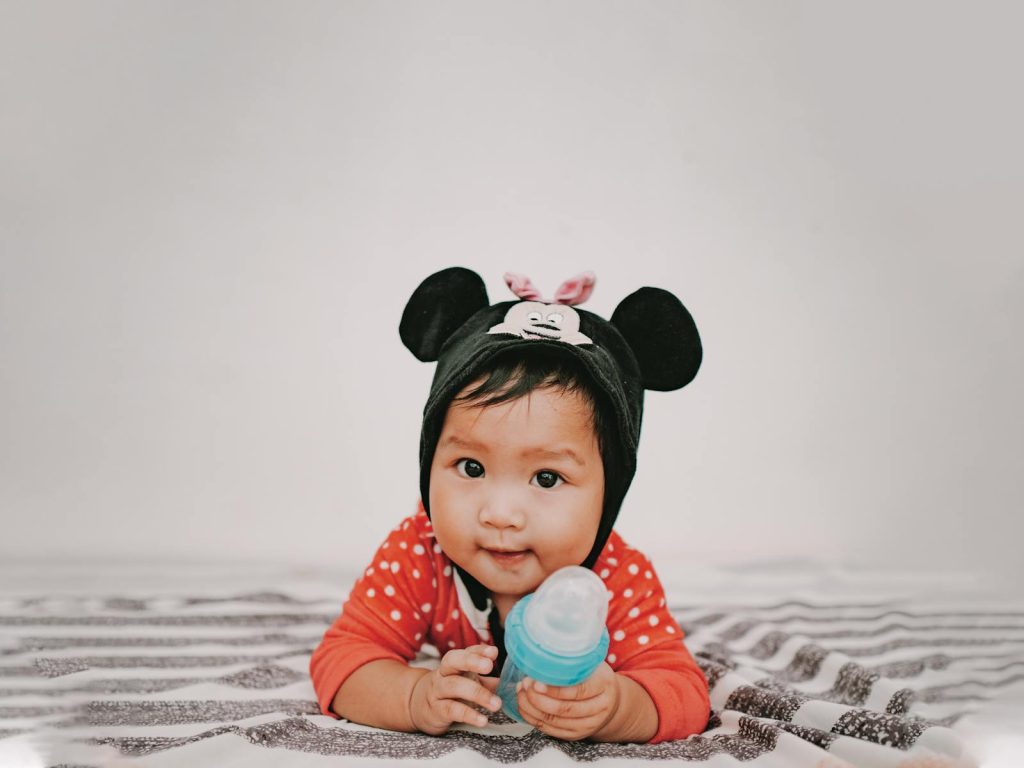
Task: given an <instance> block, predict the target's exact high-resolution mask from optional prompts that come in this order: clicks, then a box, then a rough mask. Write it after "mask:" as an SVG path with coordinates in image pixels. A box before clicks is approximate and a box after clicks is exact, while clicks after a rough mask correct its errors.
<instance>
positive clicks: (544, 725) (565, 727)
mask: <svg viewBox="0 0 1024 768" xmlns="http://www.w3.org/2000/svg"><path fill="white" fill-rule="evenodd" d="M519 714H520V715H521V716H522V718H523V720H525V721H526V722H527V723H529V724H530V725H532V726H533V727H534V728H536V729H537V730H539V731H541V732H542V733H544V734H547V735H548V736H554V737H555V738H558V739H566V740H570V741H575V740H577V739H582V738H586V737H587V736H589V735H591V734H592V733H594V732H595V731H596V730H597V728H598V727H599V726H600V724H601V723H602V722H603V721H604V715H600V714H599V715H591V716H590V717H579V718H569V717H558V716H556V715H553V714H551V713H549V712H545V711H543V710H541V709H538V708H537V707H536V706H534V704H533V703H532V702H531V701H530V700H529V699H528V698H527V697H526V695H525V692H524V693H522V694H520V696H519Z"/></svg>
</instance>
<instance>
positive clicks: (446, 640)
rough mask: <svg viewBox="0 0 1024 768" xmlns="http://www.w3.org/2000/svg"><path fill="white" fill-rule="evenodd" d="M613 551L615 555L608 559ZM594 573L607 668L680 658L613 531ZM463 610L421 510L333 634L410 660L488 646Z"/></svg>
mask: <svg viewBox="0 0 1024 768" xmlns="http://www.w3.org/2000/svg"><path fill="white" fill-rule="evenodd" d="M385 544H386V545H388V546H387V547H385V546H384V545H385ZM611 552H615V555H614V556H609V553H611ZM594 572H595V573H596V574H597V575H598V576H600V577H601V578H602V579H603V580H604V583H605V588H606V591H607V593H608V599H609V608H608V631H609V634H610V638H609V639H610V640H611V645H610V647H609V649H608V654H607V656H606V659H607V662H608V664H609V665H612V666H613V667H614V668H616V669H618V668H622V667H623V666H624V665H627V664H629V663H630V662H631V660H632V659H634V658H635V657H637V656H638V654H644V653H648V652H650V651H653V650H654V649H658V650H659V651H664V650H666V649H668V650H672V649H678V652H679V653H680V654H685V653H686V651H685V647H684V645H683V643H682V642H681V638H682V632H681V631H680V630H679V625H678V624H677V623H676V621H675V619H674V618H673V617H672V616H671V614H670V613H669V612H668V609H667V608H666V607H665V599H664V593H663V590H662V588H661V584H660V583H659V582H658V580H657V577H655V576H654V573H653V569H652V567H651V563H650V561H648V560H647V558H646V557H644V555H643V554H642V553H641V552H639V551H638V550H635V549H633V548H631V547H628V546H625V545H624V543H623V542H622V539H621V538H620V537H619V536H618V534H617V533H615V532H613V533H612V535H611V536H610V537H609V541H608V544H607V546H606V547H605V551H604V552H602V553H601V556H600V557H598V559H597V562H596V563H595V565H594ZM462 608H463V606H462V605H460V602H459V597H458V593H457V590H456V589H455V579H454V571H453V568H452V563H451V561H450V560H449V559H448V558H447V556H446V555H445V554H444V552H443V551H442V549H441V546H440V545H439V544H438V543H437V542H436V540H435V539H434V534H433V531H432V529H431V527H430V525H429V520H427V519H426V516H425V514H423V513H422V511H421V512H420V513H419V514H417V515H415V516H413V517H410V518H409V519H407V520H405V521H403V522H402V523H400V524H399V525H398V526H396V527H395V529H394V530H393V531H391V532H390V533H389V535H388V537H387V540H386V541H385V542H383V543H382V545H381V546H380V548H379V549H378V551H377V554H376V555H375V556H374V558H373V561H372V562H371V564H370V565H369V567H367V568H366V569H365V571H363V574H362V575H361V576H360V577H359V581H358V589H355V590H353V591H352V592H351V593H350V595H349V600H348V601H347V602H346V604H345V611H344V612H343V613H342V614H341V615H339V617H338V619H337V620H336V622H335V627H337V628H339V629H340V630H343V631H346V632H347V633H349V636H351V637H352V638H363V639H360V640H358V641H357V640H355V639H353V640H352V641H351V642H364V643H367V644H368V645H370V646H372V647H373V648H381V647H383V648H386V649H387V650H388V651H389V652H391V653H394V654H396V655H397V656H399V657H402V658H406V659H409V660H411V659H413V658H414V657H415V655H416V653H417V652H418V651H419V649H420V648H421V646H422V645H423V644H424V643H429V644H430V645H433V646H434V647H436V648H439V649H442V650H448V649H452V648H465V647H467V646H469V645H473V644H475V643H479V642H486V641H485V640H482V639H481V637H480V636H478V633H477V630H476V629H474V628H473V626H472V625H471V623H470V621H469V617H468V616H467V615H466V614H465V611H463V610H462ZM333 629H334V628H333V627H332V630H333ZM481 629H482V628H481ZM484 636H485V637H486V635H484ZM346 642H349V641H346ZM339 656H340V657H339V659H338V660H334V659H332V662H331V663H332V665H339V666H344V664H346V663H347V662H346V661H344V658H348V657H350V656H354V657H357V658H358V656H359V654H358V653H357V654H352V653H345V654H340V655H339ZM341 657H344V658H341ZM363 657H364V658H365V655H364V656H363ZM687 658H689V657H687ZM690 662H691V663H692V659H690ZM627 668H632V667H627Z"/></svg>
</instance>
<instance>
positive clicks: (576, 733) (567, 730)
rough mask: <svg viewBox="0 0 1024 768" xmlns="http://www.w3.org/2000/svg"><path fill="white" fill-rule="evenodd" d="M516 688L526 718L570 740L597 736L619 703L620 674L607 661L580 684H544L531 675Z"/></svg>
mask: <svg viewBox="0 0 1024 768" xmlns="http://www.w3.org/2000/svg"><path fill="white" fill-rule="evenodd" d="M516 690H517V691H518V692H519V695H518V702H519V714H521V715H522V716H523V719H524V720H525V721H526V722H528V723H529V724H530V725H532V726H533V727H534V728H536V729H537V730H539V731H543V732H544V733H545V734H547V735H548V736H554V737H555V738H558V739H565V740H567V741H578V740H579V739H585V738H587V737H588V736H593V735H594V734H595V733H597V732H598V731H600V730H601V729H602V728H604V727H605V726H606V725H607V724H608V723H609V722H610V721H611V719H612V716H613V715H614V714H615V712H616V710H618V707H619V697H620V694H619V682H618V678H617V676H616V674H615V671H614V670H613V669H612V668H611V667H609V666H608V664H607V662H601V664H600V666H598V668H597V669H596V670H594V674H592V675H591V676H590V677H589V678H587V679H586V680H584V681H583V682H582V683H580V684H579V685H571V686H565V687H559V686H555V685H544V684H543V683H538V682H537V681H536V680H531V679H530V678H528V677H527V678H524V679H523V681H522V682H521V683H519V684H518V685H517V686H516Z"/></svg>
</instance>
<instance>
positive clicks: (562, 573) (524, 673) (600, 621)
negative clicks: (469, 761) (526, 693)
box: [498, 565, 608, 722]
mask: <svg viewBox="0 0 1024 768" xmlns="http://www.w3.org/2000/svg"><path fill="white" fill-rule="evenodd" d="M607 618H608V590H607V589H606V588H605V586H604V582H603V581H601V579H600V578H599V577H598V576H597V574H595V573H594V572H593V571H591V570H589V569H588V568H583V567H581V566H578V565H570V566H566V567H565V568H560V569H559V570H557V571H555V572H554V573H553V574H551V575H550V576H549V577H548V578H547V579H545V580H544V583H543V584H541V585H540V588H539V589H538V590H537V591H536V592H534V593H533V594H530V595H527V596H526V597H524V598H523V599H522V600H520V601H519V602H518V603H516V604H515V606H513V608H512V610H511V611H509V614H508V616H507V617H506V618H505V650H506V651H507V653H508V657H507V658H506V660H505V666H504V668H503V669H502V671H501V679H500V681H499V683H498V697H499V698H500V699H501V701H502V709H503V710H504V712H505V714H507V715H508V716H509V717H512V718H514V719H516V720H518V721H520V722H522V720H523V719H522V717H521V716H520V714H519V706H518V701H517V696H516V684H517V683H518V682H519V681H520V680H522V679H523V678H524V677H531V678H533V679H534V680H538V681H539V682H542V683H545V684H547V685H559V686H565V685H576V684H577V683H581V682H583V681H584V680H586V679H587V678H588V677H590V675H591V674H592V673H593V671H594V670H595V669H596V668H597V666H598V665H599V664H600V663H601V662H602V661H604V658H605V655H606V654H607V652H608V629H607V627H606V626H605V622H606V621H607Z"/></svg>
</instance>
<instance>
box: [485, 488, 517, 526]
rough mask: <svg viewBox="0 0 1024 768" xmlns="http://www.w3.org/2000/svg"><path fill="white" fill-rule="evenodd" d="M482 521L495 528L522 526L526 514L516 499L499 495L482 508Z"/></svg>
mask: <svg viewBox="0 0 1024 768" xmlns="http://www.w3.org/2000/svg"><path fill="white" fill-rule="evenodd" d="M480 522H481V523H483V524H484V525H490V526H493V527H494V528H522V527H523V524H524V523H525V522H526V515H525V514H524V513H523V511H522V509H521V507H520V505H519V504H518V502H517V501H516V500H515V499H513V498H511V497H508V496H502V495H497V496H495V497H493V498H491V499H488V501H487V502H486V503H485V504H484V506H483V507H482V508H481V509H480Z"/></svg>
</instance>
